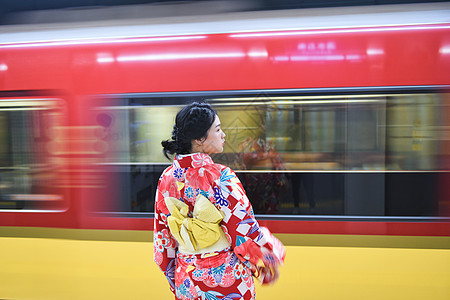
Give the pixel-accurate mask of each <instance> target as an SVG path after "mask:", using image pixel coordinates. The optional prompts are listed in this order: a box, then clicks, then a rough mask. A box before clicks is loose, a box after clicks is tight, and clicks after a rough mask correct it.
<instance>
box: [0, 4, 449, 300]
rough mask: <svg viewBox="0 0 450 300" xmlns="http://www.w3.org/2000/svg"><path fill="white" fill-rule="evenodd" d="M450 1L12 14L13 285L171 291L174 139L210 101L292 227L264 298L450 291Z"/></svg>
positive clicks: (250, 176)
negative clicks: (176, 12) (23, 18)
mask: <svg viewBox="0 0 450 300" xmlns="http://www.w3.org/2000/svg"><path fill="white" fill-rule="evenodd" d="M449 74H450V5H449V4H448V3H437V4H415V5H389V6H367V7H347V8H333V9H303V10H285V11H260V12H239V13H228V14H221V15H208V16H195V17H193V16H190V17H186V18H177V19H173V18H155V19H151V20H143V19H139V20H129V21H127V22H125V21H123V20H121V21H120V22H119V21H116V22H113V21H110V22H91V23H77V24H58V26H55V24H51V25H45V24H40V25H28V26H27V25H15V26H13V25H10V26H4V27H3V28H0V245H1V247H0V248H1V249H2V250H1V255H0V266H1V268H0V298H1V299H148V298H152V299H153V298H154V299H171V298H172V296H171V294H170V292H169V288H168V285H167V283H166V282H165V279H164V277H163V275H162V273H161V272H159V270H158V269H157V267H156V265H155V264H154V263H153V261H152V257H153V254H152V251H153V250H152V249H153V246H152V228H153V208H154V203H153V201H154V194H155V189H156V185H157V182H158V178H159V176H160V174H161V172H162V171H163V170H164V169H165V168H166V167H167V166H169V165H170V163H171V162H170V161H168V160H167V159H166V158H164V156H163V155H162V151H161V145H160V142H161V140H163V139H167V138H169V137H170V133H171V126H172V125H173V121H174V116H175V114H176V112H177V111H178V110H179V109H180V107H181V106H182V105H184V104H186V103H189V102H192V101H207V102H209V103H211V104H212V105H213V106H214V107H215V108H216V110H217V111H218V114H219V116H220V118H221V121H222V127H223V129H224V131H225V133H226V134H227V143H226V145H225V149H224V153H222V154H220V155H215V156H214V157H213V159H214V160H215V161H216V162H218V163H223V164H226V165H229V166H230V167H232V168H233V169H234V170H235V171H236V173H237V174H238V176H239V178H240V180H241V181H242V182H243V184H244V187H245V189H246V191H247V193H248V195H249V198H250V200H251V202H252V205H253V208H254V210H255V213H256V214H257V219H258V220H259V222H260V224H261V225H264V226H267V227H269V228H270V230H271V231H272V232H273V233H274V234H275V235H276V236H277V237H279V238H280V240H281V241H282V242H283V243H284V244H285V245H286V246H287V258H286V263H285V266H283V268H282V270H281V277H280V280H279V281H278V282H277V283H276V284H275V285H274V286H270V287H258V288H257V299H259V300H262V299H274V297H282V298H283V299H298V298H303V299H424V298H427V299H448V296H449V290H450V283H449V282H450V251H449V248H450V237H449V236H450V223H449V220H450V90H449V88H450V76H449Z"/></svg>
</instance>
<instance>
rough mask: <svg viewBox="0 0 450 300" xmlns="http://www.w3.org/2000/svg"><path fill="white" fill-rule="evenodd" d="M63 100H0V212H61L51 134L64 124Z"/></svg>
mask: <svg viewBox="0 0 450 300" xmlns="http://www.w3.org/2000/svg"><path fill="white" fill-rule="evenodd" d="M60 102H61V101H60V100H59V99H54V98H34V99H30V98H26V99H19V98H11V99H5V98H2V99H0V210H8V211H11V210H21V211H35V210H61V209H64V206H65V204H64V201H63V200H64V199H63V198H64V197H63V196H62V193H60V192H59V191H58V188H57V187H56V185H57V181H56V180H55V178H57V177H59V178H61V177H60V176H58V175H57V174H56V173H57V172H58V170H60V167H59V166H60V165H61V161H60V160H59V159H58V158H57V157H55V156H53V155H52V154H51V150H50V146H51V142H52V141H53V140H52V137H51V136H50V135H51V130H52V128H53V127H54V126H57V125H59V124H61V121H62V113H61V107H60V105H61V104H60Z"/></svg>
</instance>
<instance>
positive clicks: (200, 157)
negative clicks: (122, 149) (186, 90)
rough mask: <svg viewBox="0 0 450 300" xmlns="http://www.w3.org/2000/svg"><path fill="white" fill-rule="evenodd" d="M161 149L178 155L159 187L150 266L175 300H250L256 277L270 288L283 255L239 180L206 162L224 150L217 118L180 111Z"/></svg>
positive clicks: (202, 110) (193, 107) (204, 111)
mask: <svg viewBox="0 0 450 300" xmlns="http://www.w3.org/2000/svg"><path fill="white" fill-rule="evenodd" d="M161 144H162V146H163V147H164V150H163V151H164V154H165V156H166V157H167V158H169V156H168V154H176V156H175V159H174V160H173V164H172V165H171V166H170V167H168V168H167V169H166V170H165V171H164V172H163V174H162V175H161V178H160V180H159V183H158V190H157V193H156V199H155V223H154V260H155V262H156V263H157V264H158V266H159V267H160V269H161V270H162V271H163V272H164V274H165V276H166V278H167V280H168V281H169V284H170V289H171V291H172V292H173V293H174V294H175V298H176V299H245V300H246V299H255V286H254V282H253V276H255V277H256V278H257V279H259V280H260V281H261V282H262V283H272V282H274V281H275V280H276V279H277V277H278V271H277V268H278V266H279V265H280V264H281V263H282V262H283V261H284V256H285V248H284V247H283V245H282V244H281V242H280V241H279V240H277V239H276V238H275V237H274V236H273V235H272V234H270V232H269V231H268V230H267V228H263V227H259V225H258V222H257V221H256V219H255V217H254V214H253V209H252V206H251V204H250V202H249V200H248V199H247V196H246V194H245V191H244V189H243V187H242V184H241V183H240V181H239V179H238V178H237V176H236V174H235V173H234V172H233V171H232V170H231V169H230V168H228V167H226V166H223V165H220V164H215V163H214V162H213V161H212V159H211V157H210V156H209V154H212V153H221V152H222V151H223V146H224V144H225V133H224V132H223V131H222V129H221V124H220V119H219V117H218V116H217V113H216V111H215V110H214V109H212V108H211V106H210V105H209V104H206V103H192V104H190V105H187V106H185V107H184V108H183V109H181V110H180V111H179V112H178V114H177V116H176V119H175V125H174V128H173V132H172V140H166V141H163V142H162V143H161Z"/></svg>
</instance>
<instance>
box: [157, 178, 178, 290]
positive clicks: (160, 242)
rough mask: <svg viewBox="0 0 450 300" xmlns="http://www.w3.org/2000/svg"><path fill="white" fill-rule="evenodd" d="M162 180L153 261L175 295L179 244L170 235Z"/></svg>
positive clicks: (158, 197)
mask: <svg viewBox="0 0 450 300" xmlns="http://www.w3.org/2000/svg"><path fill="white" fill-rule="evenodd" d="M163 180H164V178H161V179H160V180H159V183H158V189H157V191H156V196H155V218H154V226H153V259H154V261H155V262H156V264H157V265H158V266H159V268H160V269H161V271H163V273H164V275H165V276H166V278H167V281H168V282H169V285H170V290H171V291H172V292H173V293H175V267H176V251H177V243H176V241H175V240H174V239H173V237H172V235H171V234H170V230H169V226H168V225H167V215H168V214H169V211H168V209H167V207H166V206H165V204H164V196H163V194H162V192H161V190H160V187H161V186H162V185H164V182H162V181H163Z"/></svg>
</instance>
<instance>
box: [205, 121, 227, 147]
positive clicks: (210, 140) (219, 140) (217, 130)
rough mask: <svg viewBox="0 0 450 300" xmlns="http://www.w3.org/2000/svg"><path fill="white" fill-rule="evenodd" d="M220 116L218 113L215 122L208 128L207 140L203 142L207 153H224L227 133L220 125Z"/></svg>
mask: <svg viewBox="0 0 450 300" xmlns="http://www.w3.org/2000/svg"><path fill="white" fill-rule="evenodd" d="M220 126H221V124H220V119H219V116H218V115H216V116H215V119H214V122H213V124H212V125H211V127H210V128H209V129H208V132H207V136H206V140H204V142H203V152H204V153H207V154H212V153H222V152H223V146H224V145H225V133H224V132H223V131H222V128H221V127H220Z"/></svg>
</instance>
